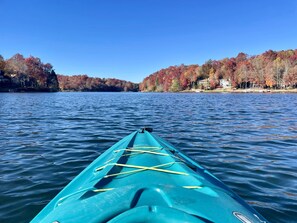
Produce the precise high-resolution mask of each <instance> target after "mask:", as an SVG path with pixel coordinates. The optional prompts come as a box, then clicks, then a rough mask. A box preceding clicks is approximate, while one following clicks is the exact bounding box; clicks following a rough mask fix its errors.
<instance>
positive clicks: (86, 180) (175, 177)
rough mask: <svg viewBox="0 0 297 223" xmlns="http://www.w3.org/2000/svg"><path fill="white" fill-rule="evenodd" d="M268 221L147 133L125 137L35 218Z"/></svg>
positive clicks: (38, 219) (191, 162)
mask: <svg viewBox="0 0 297 223" xmlns="http://www.w3.org/2000/svg"><path fill="white" fill-rule="evenodd" d="M55 221H56V222H61V223H62V222H82V221H84V222H113V223H115V222H124V223H125V222H197V223H201V222H207V223H209V222H222V223H223V222H224V223H226V222H237V223H238V222H244V223H245V222H247V223H250V222H266V221H265V219H264V218H263V217H261V216H260V215H259V214H258V213H257V212H256V211H255V210H254V209H252V208H251V207H250V206H248V205H247V204H246V203H245V202H244V201H243V200H242V199H241V198H239V197H238V196H237V195H236V194H235V193H233V192H232V191H231V190H230V189H228V188H227V187H226V186H225V185H224V184H223V183H222V182H221V181H220V180H218V179H217V178H216V177H214V176H213V175H212V174H211V173H209V172H208V171H207V170H205V169H204V168H203V167H201V166H200V165H199V164H197V163H196V162H194V161H193V160H191V159H190V158H188V157H187V156H185V155H184V154H182V153H181V152H180V151H178V150H177V149H175V148H174V147H173V146H172V145H170V144H169V143H168V142H166V141H165V140H163V139H161V138H159V137H158V136H156V135H154V134H152V133H150V132H148V131H139V132H138V131H136V132H134V133H132V134H130V135H129V136H127V137H125V138H124V139H122V140H121V141H119V142H118V143H116V144H115V145H114V146H112V147H111V148H110V149H108V150H107V151H106V152H104V153H103V154H102V155H101V156H100V157H98V158H97V159H96V160H95V161H94V162H92V163H91V164H90V165H89V166H88V167H87V168H86V169H85V170H84V171H83V172H82V173H81V174H79V175H78V176H77V177H76V178H75V179H74V180H73V181H71V182H70V184H69V185H67V186H66V187H65V188H64V189H63V190H62V191H61V192H60V193H59V194H58V195H57V196H56V197H55V198H54V199H53V200H52V201H51V202H50V203H49V204H48V205H47V206H46V207H45V208H44V209H43V210H42V211H41V212H40V213H39V214H38V215H37V216H36V217H35V218H34V219H33V220H32V222H55Z"/></svg>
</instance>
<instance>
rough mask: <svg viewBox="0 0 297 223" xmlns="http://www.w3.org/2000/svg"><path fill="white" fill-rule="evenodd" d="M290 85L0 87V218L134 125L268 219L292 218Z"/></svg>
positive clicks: (28, 215) (70, 174)
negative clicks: (196, 89) (256, 90)
mask: <svg viewBox="0 0 297 223" xmlns="http://www.w3.org/2000/svg"><path fill="white" fill-rule="evenodd" d="M296 108H297V94H199V93H197V94H178V93H177V94H170V93H168V94H167V93H163V94H161V93H160V94H159V93H40V94H39V93H34V94H30V93H21V94H18V93H2V94H0V222H29V221H30V220H31V219H32V218H33V217H34V216H35V215H36V214H37V213H38V212H39V211H40V210H41V209H42V208H43V207H44V206H45V205H46V204H47V203H48V202H49V201H50V200H51V199H52V198H53V197H54V196H55V195H56V194H57V193H58V192H59V191H60V190H61V189H62V188H63V187H64V186H65V185H66V184H67V183H68V182H69V181H70V180H72V179H73V178H74V177H75V176H76V175H77V174H78V173H79V172H80V171H82V170H83V169H84V168H85V167H86V166H87V165H88V164H89V163H90V162H91V161H93V160H94V159H95V158H96V157H97V156H99V155H100V154H101V153H102V152H103V151H104V150H106V149H108V148H109V147H110V146H111V145H113V144H114V143H115V142H117V141H118V140H120V139H121V138H123V137H125V136H126V135H128V134H129V133H131V132H132V131H134V130H137V129H139V128H140V127H143V126H150V127H153V128H154V132H155V133H156V134H157V135H159V136H161V137H163V138H165V139H166V140H167V141H169V142H171V143H172V144H173V145H175V146H176V147H177V148H179V149H181V150H182V151H184V152H185V153H186V154H188V155H189V156H190V157H191V158H193V159H195V160H196V161H198V162H199V163H200V164H201V165H202V166H204V167H205V168H207V169H208V170H210V171H211V172H212V173H213V174H214V175H216V176H217V177H218V178H219V179H221V180H222V181H223V182H224V183H225V184H226V185H227V186H229V187H230V188H231V189H232V190H234V191H235V192H236V193H237V194H239V195H240V196H241V197H242V198H243V199H244V200H245V201H247V202H248V203H249V204H250V205H252V206H253V207H254V208H255V209H256V210H257V211H259V212H260V213H261V214H262V215H263V216H264V217H265V218H267V220H269V221H270V222H272V223H273V222H275V223H277V222H283V223H290V222H297V160H296V158H297V109H296Z"/></svg>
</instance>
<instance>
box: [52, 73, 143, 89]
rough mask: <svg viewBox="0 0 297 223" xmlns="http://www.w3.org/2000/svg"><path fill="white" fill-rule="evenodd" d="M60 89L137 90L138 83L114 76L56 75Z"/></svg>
mask: <svg viewBox="0 0 297 223" xmlns="http://www.w3.org/2000/svg"><path fill="white" fill-rule="evenodd" d="M58 80H59V86H60V90H61V91H112V92H119V91H138V84H135V83H132V82H130V81H123V80H119V79H115V78H97V77H96V78H95V77H88V76H87V75H74V76H65V75H58Z"/></svg>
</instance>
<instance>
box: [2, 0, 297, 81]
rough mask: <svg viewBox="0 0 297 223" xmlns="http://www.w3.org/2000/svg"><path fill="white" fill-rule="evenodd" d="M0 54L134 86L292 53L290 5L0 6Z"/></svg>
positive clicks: (85, 2) (90, 0)
mask: <svg viewBox="0 0 297 223" xmlns="http://www.w3.org/2000/svg"><path fill="white" fill-rule="evenodd" d="M0 9H1V26H0V29H1V32H0V55H2V56H3V57H4V58H6V59H7V58H9V57H11V56H13V55H14V54H15V53H21V54H23V55H24V56H25V57H27V56H30V55H33V56H36V57H39V58H41V60H42V61H43V62H49V63H51V64H52V65H53V66H54V68H55V71H56V73H60V74H66V75H73V74H88V75H89V76H94V77H96V76H98V77H115V78H119V79H125V80H130V81H134V82H140V81H142V80H143V78H144V77H146V76H147V75H149V74H151V73H153V72H155V71H157V70H159V69H161V68H166V67H168V66H170V65H180V64H182V63H183V64H203V63H204V62H205V61H207V60H208V59H223V58H225V57H232V56H236V55H237V54H238V53H239V52H245V53H248V54H249V55H255V54H259V53H262V52H264V51H266V50H268V49H273V50H286V49H296V48H297V1H296V0H283V1H279V0H204V1H202V0H179V1H177V0H104V1H103V0H80V1H78V0H68V1H67V0H30V1H26V0H23V1H22V0H0Z"/></svg>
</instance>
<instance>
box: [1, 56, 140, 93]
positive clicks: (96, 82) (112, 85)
mask: <svg viewBox="0 0 297 223" xmlns="http://www.w3.org/2000/svg"><path fill="white" fill-rule="evenodd" d="M138 89H139V87H138V84H135V83H132V82H129V81H124V80H119V79H115V78H94V77H88V76H87V75H74V76H65V75H57V74H56V73H55V71H54V69H53V66H52V65H51V64H50V63H43V62H42V61H41V59H40V58H38V57H33V56H30V57H28V58H25V57H24V56H23V55H21V54H15V55H14V56H12V57H11V58H9V59H7V60H5V59H4V58H3V57H2V56H1V55H0V92H7V91H138Z"/></svg>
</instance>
